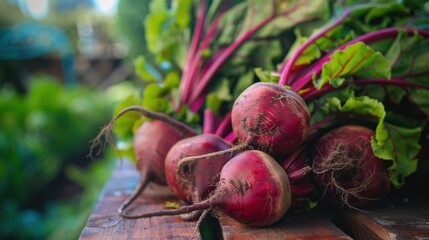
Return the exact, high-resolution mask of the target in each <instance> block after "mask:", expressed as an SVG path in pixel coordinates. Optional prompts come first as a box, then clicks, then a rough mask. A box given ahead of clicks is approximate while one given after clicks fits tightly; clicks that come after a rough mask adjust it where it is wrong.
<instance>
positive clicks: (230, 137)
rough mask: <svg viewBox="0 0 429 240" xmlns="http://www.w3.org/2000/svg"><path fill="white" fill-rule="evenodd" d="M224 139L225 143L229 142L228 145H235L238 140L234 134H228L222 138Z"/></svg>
mask: <svg viewBox="0 0 429 240" xmlns="http://www.w3.org/2000/svg"><path fill="white" fill-rule="evenodd" d="M224 139H225V141H227V142H230V143H235V142H237V140H238V138H237V136H236V135H235V133H234V132H230V133H229V134H227V135H226V136H225V137H224Z"/></svg>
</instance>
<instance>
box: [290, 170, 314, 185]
mask: <svg viewBox="0 0 429 240" xmlns="http://www.w3.org/2000/svg"><path fill="white" fill-rule="evenodd" d="M309 172H311V168H310V167H309V166H305V167H302V168H300V169H298V170H295V171H293V172H291V173H288V177H289V182H290V183H296V182H298V181H300V180H302V179H303V178H305V177H306V176H307V175H308V173H309Z"/></svg>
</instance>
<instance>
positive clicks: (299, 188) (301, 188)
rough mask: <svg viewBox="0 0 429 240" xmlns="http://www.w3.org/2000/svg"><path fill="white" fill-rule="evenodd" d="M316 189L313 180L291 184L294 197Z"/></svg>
mask: <svg viewBox="0 0 429 240" xmlns="http://www.w3.org/2000/svg"><path fill="white" fill-rule="evenodd" d="M314 189H315V187H314V184H313V183H311V182H306V183H303V184H296V185H291V186H290V192H291V195H292V198H299V197H303V196H305V195H307V194H310V193H312V192H313V191H314Z"/></svg>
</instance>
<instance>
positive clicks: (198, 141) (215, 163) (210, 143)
mask: <svg viewBox="0 0 429 240" xmlns="http://www.w3.org/2000/svg"><path fill="white" fill-rule="evenodd" d="M230 147H231V144H230V143H228V142H226V141H225V140H223V139H222V138H221V137H219V136H217V135H214V134H202V135H197V136H194V137H190V138H185V139H182V140H180V141H178V142H177V143H176V144H175V145H174V146H173V147H172V148H171V149H170V151H169V152H168V154H167V156H166V159H165V171H166V180H167V184H168V186H169V187H170V188H171V189H172V190H173V192H174V193H176V195H177V196H178V197H179V198H180V199H182V200H185V201H186V202H187V203H196V202H199V201H201V200H202V199H205V198H206V197H207V195H208V194H209V193H210V192H211V191H212V190H213V189H214V188H215V186H216V183H217V182H218V181H219V173H220V171H221V170H222V168H223V166H224V165H225V163H226V162H228V161H229V160H230V159H231V157H230V156H223V157H220V158H213V159H210V160H209V161H200V162H197V163H196V164H195V165H194V166H192V169H189V170H190V172H189V174H191V175H192V176H191V177H190V178H189V179H190V181H185V180H184V179H183V178H181V177H179V176H178V175H177V174H176V168H177V163H178V162H179V160H180V159H182V158H184V157H189V156H196V155H201V154H206V153H210V152H217V151H222V150H225V149H228V148H230Z"/></svg>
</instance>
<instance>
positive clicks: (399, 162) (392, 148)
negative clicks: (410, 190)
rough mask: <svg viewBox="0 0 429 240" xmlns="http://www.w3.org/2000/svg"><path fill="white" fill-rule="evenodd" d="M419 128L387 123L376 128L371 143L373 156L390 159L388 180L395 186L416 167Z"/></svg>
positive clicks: (402, 182) (400, 184)
mask: <svg viewBox="0 0 429 240" xmlns="http://www.w3.org/2000/svg"><path fill="white" fill-rule="evenodd" d="M420 134H421V129H420V128H414V129H410V128H403V127H399V126H395V125H391V124H388V123H384V125H383V127H380V128H377V130H376V135H375V138H373V139H372V141H371V145H372V149H373V150H374V154H375V156H377V157H379V158H381V159H385V160H391V161H392V164H391V165H390V167H389V171H390V180H391V182H392V184H393V186H395V187H401V186H402V185H403V184H404V181H405V177H407V176H409V175H410V174H412V173H413V172H415V171H416V169H417V159H416V156H417V153H418V152H419V150H420V144H419V139H420Z"/></svg>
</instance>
